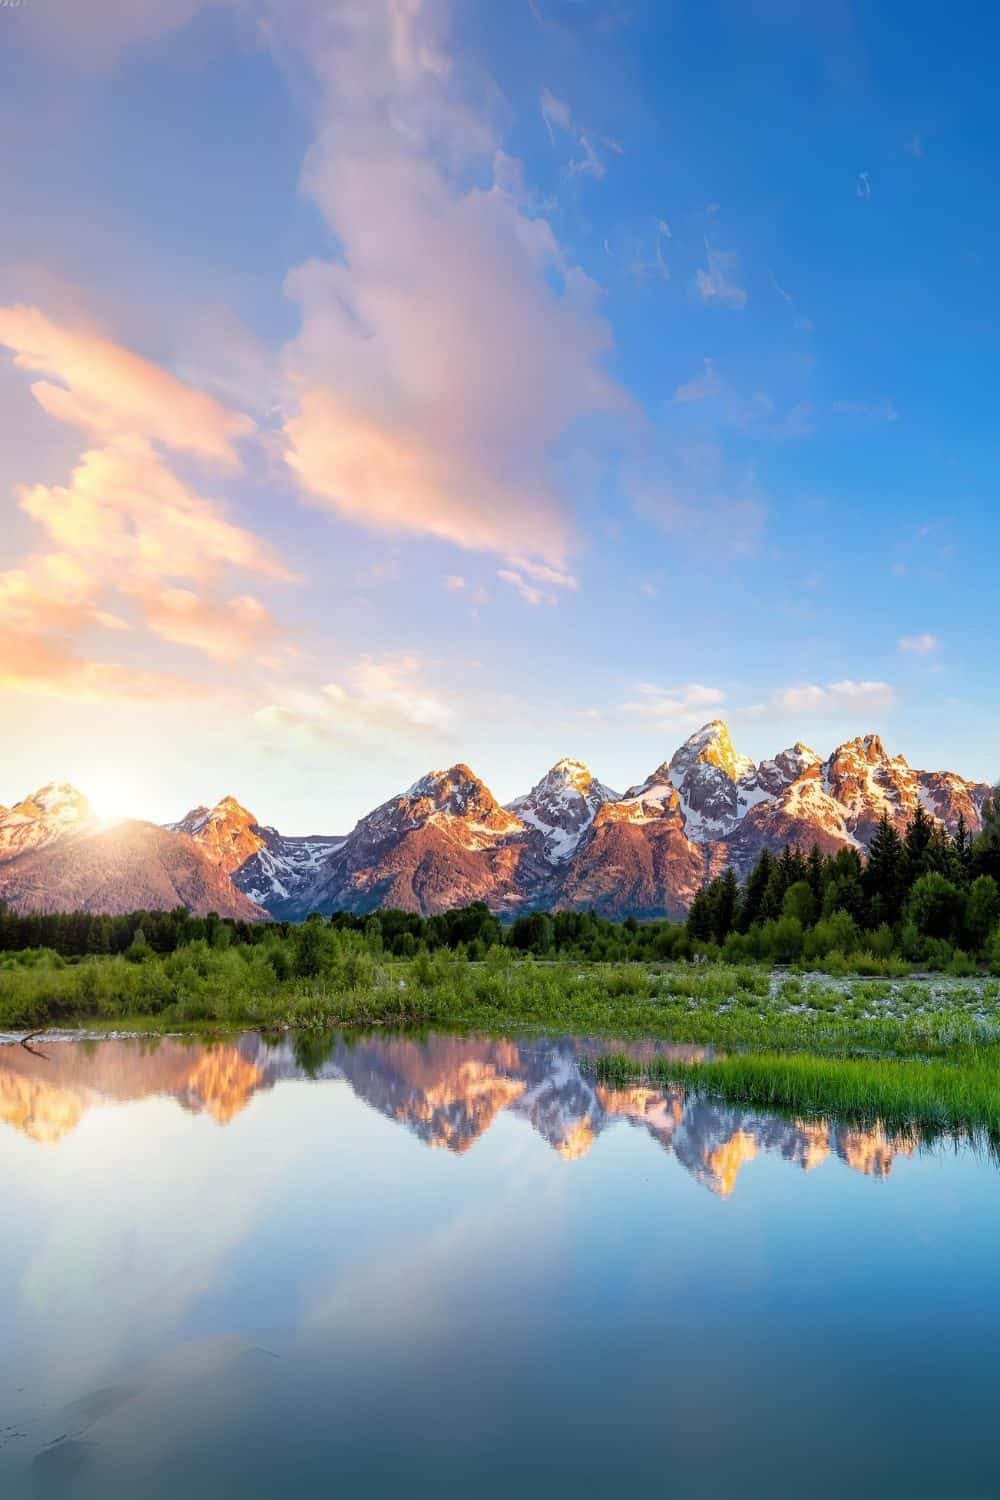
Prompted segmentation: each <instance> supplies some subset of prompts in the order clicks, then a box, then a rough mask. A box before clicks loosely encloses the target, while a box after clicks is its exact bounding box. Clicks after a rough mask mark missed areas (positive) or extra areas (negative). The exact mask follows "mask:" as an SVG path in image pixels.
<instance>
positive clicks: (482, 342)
mask: <svg viewBox="0 0 1000 1500" xmlns="http://www.w3.org/2000/svg"><path fill="white" fill-rule="evenodd" d="M323 14H325V13H321V12H320V11H318V10H317V11H315V12H312V11H303V12H302V13H301V25H302V27H303V33H302V36H301V38H300V40H301V44H302V46H303V48H304V49H305V50H306V51H307V52H308V54H309V57H310V61H311V63H312V65H313V67H314V68H315V70H316V73H317V75H318V80H319V83H320V86H321V92H322V100H321V105H320V117H321V122H322V127H321V130H320V133H319V136H318V139H317V140H316V142H315V144H314V146H313V147H312V149H311V151H310V152H309V155H308V158H307V161H306V164H305V168H304V172H303V186H304V188H305V190H306V191H307V192H308V193H309V195H310V196H311V197H312V198H313V200H314V201H315V202H316V204H317V205H318V206H319V208H320V210H321V211H322V213H323V215H324V217H325V219H326V221H327V223H328V224H329V226H330V228H331V230H332V231H333V232H334V233H335V234H336V236H337V239H338V243H339V245H340V247H341V255H340V257H339V258H338V259H337V260H334V261H330V262H319V261H311V262H309V263H308V264H306V265H304V266H301V267H299V268H298V270H296V271H295V272H293V273H292V275H291V276H290V277H289V278H288V283H287V285H288V291H289V293H290V295H291V296H292V297H293V298H295V300H296V301H297V302H298V304H299V307H300V310H301V315H302V328H301V332H300V335H299V336H298V338H297V339H296V340H295V341H294V343H293V344H292V346H291V347H290V348H289V349H288V351H287V367H288V371H289V376H290V378H291V379H292V380H293V382H294V383H295V384H296V385H297V386H298V388H299V389H300V390H301V392H302V398H301V402H300V405H299V409H298V411H297V412H296V413H295V414H294V415H293V416H292V417H291V419H290V420H289V422H288V424H287V426H286V438H287V457H288V462H289V464H290V466H291V467H292V469H293V470H294V472H295V474H296V476H297V478H298V481H299V484H300V486H301V489H302V492H303V495H304V497H305V498H306V499H307V500H309V501H310V502H312V503H315V504H319V505H323V506H327V507H329V508H330V509H332V510H334V511H335V512H337V513H338V514H340V515H342V516H345V517H346V518H348V519H350V520H351V521H353V522H356V523H358V524H361V525H365V526H368V527H369V528H372V529H376V530H382V531H392V532H398V531H406V532H410V533H413V534H421V535H427V536H432V537H437V538H439V539H441V540H445V541H449V542H452V543H455V544H456V545H458V546H461V547H466V548H470V549H475V550H481V551H492V552H499V553H501V554H502V555H504V556H506V555H507V554H508V553H509V551H510V549H511V542H512V540H513V539H515V538H516V539H517V542H518V545H519V547H520V549H521V550H523V551H524V552H525V553H527V554H529V555H530V556H532V557H537V558H541V559H544V560H546V561H548V562H552V563H555V564H563V563H564V562H565V558H566V555H567V554H568V551H569V550H570V548H571V546H572V543H573V525H572V521H571V518H570V515H569V511H568V508H567V506H566V504H565V500H564V498H563V495H562V493H561V492H560V489H559V487H558V486H557V484H556V483H555V481H554V478H553V471H552V456H553V448H554V446H555V445H556V444H557V443H558V441H559V439H560V438H562V437H563V436H564V435H565V434H566V433H567V432H568V431H569V430H570V428H571V427H572V425H573V424H574V423H575V422H576V421H577V420H578V419H580V418H582V417H583V416H585V415H586V414H588V413H593V412H595V411H602V410H604V411H606V410H613V409H616V408H623V407H624V406H625V405H626V404H627V403H626V400H625V397H624V395H623V393H622V392H621V390H620V389H619V388H618V387H617V386H616V385H615V384H614V382H613V381H612V380H611V379H610V378H609V377H608V376H607V375H606V374H605V373H604V370H603V368H602V360H603V358H604V356H605V355H606V353H607V352H608V351H609V349H610V348H611V343H612V339H611V331H610V328H609V325H608V323H607V322H606V320H605V319H604V317H603V316H602V315H601V313H600V311H599V306H598V301H599V297H598V289H597V287H596V285H595V284H594V283H593V282H592V281H591V280H590V279H589V278H588V277H587V276H586V275H584V273H583V272H582V271H581V270H580V268H579V267H578V266H577V265H575V264H574V263H573V262H572V261H571V260H570V259H569V258H568V257H567V255H566V254H565V252H564V251H563V250H562V248H561V247H560V245H559V243H558V242H557V240H556V238H555V235H554V234H553V232H552V229H551V227H550V225H549V224H548V223H547V222H546V220H545V219H544V218H542V217H539V216H537V215H532V213H531V212H530V210H529V209H528V207H527V206H526V205H524V204H523V203H522V202H521V201H519V200H518V199H517V198H516V197H514V196H512V195H511V193H510V192H509V191H505V190H504V189H505V187H506V186H509V184H510V180H511V172H510V168H511V159H510V158H509V157H507V156H505V155H500V156H498V153H499V152H500V146H501V142H500V137H499V133H498V131H497V129H496V126H495V124H494V120H493V117H492V113H491V109H490V101H492V100H493V98H494V96H495V88H494V86H493V85H492V81H491V80H488V79H484V78H483V77H482V76H481V75H470V74H469V73H468V70H467V69H465V68H463V66H462V65H461V64H460V62H459V60H458V59H456V58H455V57H453V56H452V55H451V54H450V53H449V52H448V51H447V49H446V46H445V42H444V39H443V34H442V29H441V26H440V24H438V23H439V18H440V15H441V11H440V8H439V7H436V6H435V7H419V8H418V7H416V6H413V5H406V6H403V5H395V6H392V7H386V6H385V5H376V4H369V3H367V0H365V3H363V4H362V3H356V4H346V5H344V6H342V7H338V10H337V23H336V24H335V25H333V24H327V23H326V22H325V21H324V20H323ZM470 101H472V102H470ZM484 101H485V102H484ZM498 176H499V178H500V181H498ZM501 182H502V184H503V186H501ZM470 184H472V185H470Z"/></svg>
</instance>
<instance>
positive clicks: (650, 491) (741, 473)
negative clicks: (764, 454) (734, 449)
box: [629, 442, 768, 558]
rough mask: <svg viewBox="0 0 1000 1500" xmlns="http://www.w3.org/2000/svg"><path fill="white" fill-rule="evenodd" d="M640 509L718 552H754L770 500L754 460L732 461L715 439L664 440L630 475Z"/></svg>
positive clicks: (665, 526)
mask: <svg viewBox="0 0 1000 1500" xmlns="http://www.w3.org/2000/svg"><path fill="white" fill-rule="evenodd" d="M629 489H630V493H631V495H632V500H633V505H634V507H635V509H636V511H637V512H638V513H639V514H640V515H641V516H644V517H645V518H646V520H648V521H651V522H652V523H653V524H654V525H656V526H658V527H660V529H661V530H663V531H665V532H667V533H669V534H670V535H673V536H676V537H679V538H681V539H682V540H683V541H685V542H686V543H687V544H688V545H690V546H693V547H696V548H707V549H710V550H711V552H712V554H713V555H714V556H715V557H718V558H722V557H739V556H747V555H749V554H752V553H754V552H755V551H756V550H757V547H758V545H759V543H760V539H761V536H762V534H763V530H764V524H765V521H766V518H767V510H768V506H767V500H766V497H765V495H764V493H763V491H762V490H761V487H760V484H759V482H758V480H757V474H756V470H755V468H754V466H753V464H746V463H733V462H732V461H731V460H730V459H728V458H727V456H726V454H725V452H724V450H723V449H722V447H721V446H720V445H719V444H718V443H714V442H703V443H693V442H675V443H666V444H663V443H661V444H660V445H659V447H658V448H657V450H656V451H655V453H654V454H652V455H650V456H649V458H647V460H646V461H645V462H644V463H642V464H640V465H637V466H636V467H635V468H634V470H633V472H632V473H631V474H630V476H629Z"/></svg>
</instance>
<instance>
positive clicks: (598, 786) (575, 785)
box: [507, 758, 618, 865]
mask: <svg viewBox="0 0 1000 1500" xmlns="http://www.w3.org/2000/svg"><path fill="white" fill-rule="evenodd" d="M617 801H618V793H617V792H615V791H612V789H611V788H610V787H608V786H605V785H604V783H603V782H600V781H598V780H597V779H596V778H595V777H594V776H593V775H592V773H591V771H590V769H589V767H588V766H586V765H584V763H583V761H580V760H571V759H568V758H567V759H564V760H557V761H556V763H555V765H554V766H553V767H552V769H551V770H549V771H547V772H546V774H545V775H544V776H543V777H542V779H541V781H539V782H538V783H537V784H536V785H535V786H533V787H532V789H531V791H530V792H528V793H526V794H525V796H523V797H517V798H515V800H514V801H513V802H508V804H507V811H508V812H509V813H512V814H513V815H514V817H516V818H518V819H519V820H520V821H521V822H522V823H524V824H527V826H528V827H529V828H533V829H535V831H536V832H537V833H539V834H540V835H541V839H542V843H543V846H544V850H545V857H546V859H547V860H548V861H549V862H550V864H554V865H558V864H563V863H565V861H566V860H567V859H569V858H570V857H571V855H572V854H573V853H574V852H575V851H576V849H577V848H578V846H579V843H580V840H581V839H582V838H583V837H584V835H585V834H586V832H587V830H588V829H589V828H590V826H591V824H592V823H593V821H594V818H595V816H596V814H597V810H598V808H600V807H603V805H604V804H605V803H606V802H617Z"/></svg>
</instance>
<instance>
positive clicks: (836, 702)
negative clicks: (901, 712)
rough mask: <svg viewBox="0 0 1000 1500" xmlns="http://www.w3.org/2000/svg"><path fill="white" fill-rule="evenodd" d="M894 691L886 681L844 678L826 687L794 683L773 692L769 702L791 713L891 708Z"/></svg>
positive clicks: (825, 713)
mask: <svg viewBox="0 0 1000 1500" xmlns="http://www.w3.org/2000/svg"><path fill="white" fill-rule="evenodd" d="M895 702H896V694H895V692H894V690H893V688H892V687H891V686H890V684H889V683H888V682H855V681H853V680H852V679H850V678H845V679H844V680H843V681H841V682H831V683H829V684H828V685H827V686H826V687H818V686H816V684H815V683H801V684H799V685H798V686H797V687H790V688H785V689H783V690H782V691H781V692H779V693H776V694H775V697H774V699H773V704H774V706H775V707H776V708H781V709H787V710H788V711H789V712H791V713H812V714H823V715H827V714H836V713H842V712H844V711H845V710H846V711H850V712H855V711H858V710H871V711H873V712H877V711H879V710H883V709H888V708H892V706H893V704H894V703H895Z"/></svg>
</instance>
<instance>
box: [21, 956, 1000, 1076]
mask: <svg viewBox="0 0 1000 1500" xmlns="http://www.w3.org/2000/svg"><path fill="white" fill-rule="evenodd" d="M65 1026H96V1027H98V1028H105V1027H108V1028H117V1029H119V1030H121V1029H125V1030H131V1029H139V1030H143V1031H183V1030H185V1029H202V1028H205V1027H207V1028H210V1029H211V1028H217V1029H232V1028H264V1029H266V1028H269V1027H270V1028H273V1027H294V1028H310V1027H313V1028H314V1027H331V1026H347V1027H356V1026H392V1027H397V1026H398V1027H408V1026H437V1027H444V1028H448V1029H455V1028H459V1029H460V1028H469V1029H473V1030H480V1031H493V1032H501V1031H506V1032H513V1031H531V1030H563V1031H573V1032H584V1031H585V1032H588V1033H591V1034H604V1035H608V1036H620V1037H661V1038H665V1039H669V1040H676V1041H690V1042H703V1043H713V1044H716V1045H718V1046H721V1047H737V1048H740V1049H753V1050H755V1051H766V1050H799V1051H811V1052H818V1053H823V1054H826V1055H833V1056H850V1055H852V1054H853V1055H858V1054H864V1055H880V1056H885V1055H896V1056H913V1055H922V1056H940V1057H947V1056H950V1055H954V1054H957V1053H958V1052H959V1051H961V1049H963V1048H964V1049H967V1048H969V1047H979V1048H982V1047H989V1046H992V1045H1000V981H998V980H996V979H995V978H991V977H989V976H980V977H976V978H970V979H961V980H959V979H951V978H948V977H945V976H937V977H933V978H926V979H912V978H911V979H905V980H871V979H868V980H857V979H846V978H835V977H832V976H829V975H820V974H792V973H789V972H788V971H784V970H782V971H777V970H772V969H769V968H766V967H763V966H752V965H746V966H740V967H734V966H732V965H727V964H721V963H719V964H712V963H702V964H687V963H677V964H602V963H581V962H536V961H534V960H532V959H530V958H529V959H517V958H513V957H512V956H511V955H510V954H509V953H508V952H507V951H505V950H496V951H495V952H494V953H493V954H491V956H490V957H488V958H487V959H486V960H485V961H483V962H474V961H472V960H470V959H467V958H464V957H459V956H456V955H453V954H450V953H447V952H444V951H442V952H439V953H436V954H433V955H426V954H424V955H419V956H418V957H417V958H415V959H413V960H410V961H400V960H382V961H380V960H378V959H376V958H373V957H372V956H370V955H369V954H367V953H363V952H347V953H345V954H344V955H343V956H342V957H341V958H340V959H339V960H338V962H336V963H334V964H329V965H327V966H326V967H325V970H324V972H322V973H318V974H314V975H303V974H288V973H283V972H281V970H280V967H276V966H275V963H274V961H273V955H268V954H266V953H264V952H262V951H261V950H259V949H255V948H233V949H223V950H217V949H213V948H209V947H207V946H206V945H204V944H193V945H191V946H189V947H186V948H183V949H180V950H178V951H177V952H176V953H173V954H170V955H166V956H157V955H154V954H149V955H147V956H145V957H144V958H143V959H142V961H140V962H135V961H129V960H128V959H127V958H124V957H113V958H111V957H93V958H87V959H84V960H81V961H80V962H78V963H65V962H61V961H58V960H57V961H53V960H52V957H48V958H46V957H44V956H39V955H37V954H36V955H30V954H25V955H13V956H11V955H8V956H6V957H5V960H4V962H3V964H2V965H0V1031H6V1032H24V1031H31V1030H36V1029H37V1030H43V1029H46V1028H51V1027H65Z"/></svg>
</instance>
